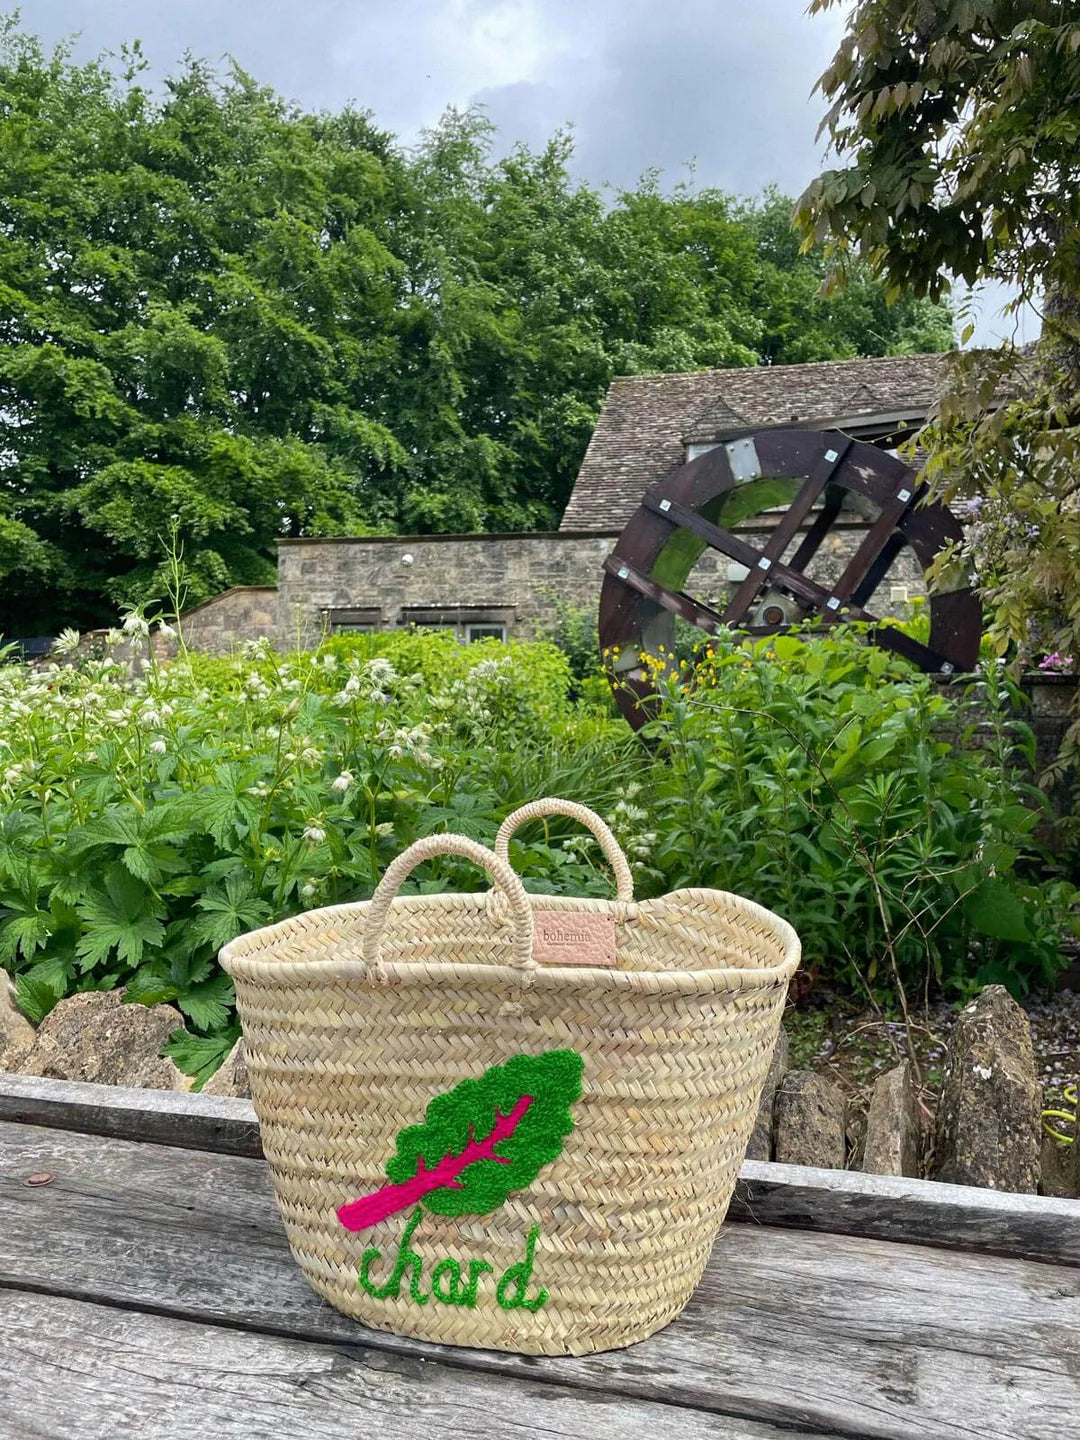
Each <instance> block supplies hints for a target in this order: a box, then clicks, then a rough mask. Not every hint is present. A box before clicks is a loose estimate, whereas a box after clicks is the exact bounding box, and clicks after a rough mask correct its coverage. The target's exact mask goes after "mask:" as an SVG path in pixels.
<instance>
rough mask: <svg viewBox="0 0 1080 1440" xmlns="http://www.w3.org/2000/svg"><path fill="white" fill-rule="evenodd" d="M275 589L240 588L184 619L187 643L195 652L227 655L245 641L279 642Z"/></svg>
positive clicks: (205, 603) (257, 586)
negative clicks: (265, 640) (266, 639)
mask: <svg viewBox="0 0 1080 1440" xmlns="http://www.w3.org/2000/svg"><path fill="white" fill-rule="evenodd" d="M277 595H278V592H277V587H276V586H274V585H237V586H234V588H233V589H232V590H225V591H224V592H223V593H222V594H221V595H215V596H214V598H213V599H212V600H206V601H204V602H203V604H201V605H196V606H195V608H194V609H192V610H188V611H187V613H186V614H185V615H184V616H183V620H182V624H183V628H184V641H185V643H186V644H187V645H188V646H189V647H190V648H191V649H192V650H203V651H206V652H207V653H208V654H210V655H226V654H228V653H229V651H230V650H234V649H235V648H236V647H237V646H238V645H240V644H242V643H243V642H244V641H245V640H259V639H261V638H262V637H263V636H267V637H269V638H270V639H271V640H273V641H274V642H275V643H277V642H278V638H279V630H278V601H277Z"/></svg>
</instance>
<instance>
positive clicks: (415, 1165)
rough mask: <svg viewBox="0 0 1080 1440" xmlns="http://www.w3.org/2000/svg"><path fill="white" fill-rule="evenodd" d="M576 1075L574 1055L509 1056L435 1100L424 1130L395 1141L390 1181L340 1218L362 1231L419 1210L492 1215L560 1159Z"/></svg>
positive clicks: (416, 1128)
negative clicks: (392, 1217)
mask: <svg viewBox="0 0 1080 1440" xmlns="http://www.w3.org/2000/svg"><path fill="white" fill-rule="evenodd" d="M582 1068H583V1062H582V1059H581V1056H580V1055H579V1054H577V1052H576V1051H574V1050H548V1051H546V1052H545V1054H543V1055H515V1056H514V1057H513V1059H511V1060H508V1061H507V1062H506V1064H505V1065H494V1066H492V1068H491V1069H490V1070H485V1071H484V1073H483V1075H481V1076H480V1078H479V1080H463V1081H462V1082H461V1084H460V1085H455V1086H454V1088H453V1090H447V1091H445V1092H444V1093H443V1094H442V1095H436V1096H435V1098H434V1099H433V1100H432V1101H431V1102H430V1104H429V1105H428V1107H427V1113H426V1115H425V1117H424V1121H423V1124H421V1125H410V1126H409V1127H408V1128H407V1129H405V1130H402V1131H401V1133H400V1134H399V1135H398V1138H397V1150H396V1151H395V1153H394V1154H393V1155H392V1156H391V1158H390V1160H389V1162H388V1164H387V1166H386V1174H387V1177H388V1179H389V1181H390V1183H389V1184H388V1185H384V1186H383V1187H382V1189H381V1190H376V1191H375V1193H374V1194H373V1195H365V1196H363V1197H362V1198H361V1199H360V1200H353V1201H351V1202H350V1203H349V1204H347V1205H342V1207H341V1208H340V1210H339V1211H338V1219H339V1220H340V1221H341V1223H342V1224H343V1225H344V1226H346V1227H347V1228H348V1229H349V1230H365V1229H366V1228H367V1227H368V1226H369V1225H376V1224H378V1222H379V1221H380V1220H385V1219H386V1218H387V1216H389V1215H394V1214H396V1213H397V1212H398V1211H399V1210H407V1209H409V1208H411V1207H412V1206H414V1205H418V1204H422V1205H424V1206H426V1207H427V1209H429V1210H431V1211H432V1212H433V1213H434V1214H436V1215H487V1214H489V1213H490V1211H492V1210H495V1209H497V1208H498V1207H499V1206H500V1205H501V1204H502V1203H503V1202H504V1201H505V1200H506V1198H507V1197H508V1196H509V1195H512V1194H513V1193H514V1192H515V1191H516V1190H524V1189H525V1187H526V1186H528V1185H531V1184H532V1182H533V1181H534V1180H535V1179H536V1177H537V1175H538V1174H539V1173H540V1171H541V1169H542V1168H543V1167H544V1166H545V1165H548V1164H550V1163H551V1161H552V1160H554V1159H556V1158H557V1156H558V1155H559V1154H561V1152H562V1148H563V1141H564V1138H565V1137H566V1136H567V1135H569V1134H570V1132H571V1130H572V1129H573V1128H574V1121H573V1118H572V1117H571V1114H570V1107H571V1105H573V1104H574V1102H575V1101H576V1100H580V1099H581V1072H582Z"/></svg>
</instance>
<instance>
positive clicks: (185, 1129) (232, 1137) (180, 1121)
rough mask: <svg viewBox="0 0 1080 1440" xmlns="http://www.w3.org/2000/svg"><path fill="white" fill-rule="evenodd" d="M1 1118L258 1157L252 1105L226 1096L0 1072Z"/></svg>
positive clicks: (256, 1133)
mask: <svg viewBox="0 0 1080 1440" xmlns="http://www.w3.org/2000/svg"><path fill="white" fill-rule="evenodd" d="M4 1120H10V1121H15V1122H17V1123H19V1124H26V1125H48V1126H50V1127H52V1128H53V1129H56V1130H77V1131H79V1132H80V1133H82V1134H86V1135H111V1136H114V1137H115V1138H116V1139H118V1140H147V1141H151V1142H152V1143H154V1144H157V1145H179V1146H182V1147H184V1148H185V1149H192V1150H213V1151H219V1152H221V1153H222V1154H225V1155H251V1156H260V1155H261V1154H262V1149H261V1147H260V1145H259V1124H258V1121H257V1120H256V1119H255V1111H254V1109H253V1107H252V1104H251V1101H250V1100H232V1099H229V1098H228V1097H226V1096H214V1095H189V1094H185V1093H184V1092H183V1091H177V1090H125V1089H123V1088H122V1087H121V1086H119V1085H90V1084H86V1083H83V1082H82V1081H77V1080H47V1079H41V1078H39V1077H38V1076H35V1075H8V1074H5V1073H3V1072H0V1121H4Z"/></svg>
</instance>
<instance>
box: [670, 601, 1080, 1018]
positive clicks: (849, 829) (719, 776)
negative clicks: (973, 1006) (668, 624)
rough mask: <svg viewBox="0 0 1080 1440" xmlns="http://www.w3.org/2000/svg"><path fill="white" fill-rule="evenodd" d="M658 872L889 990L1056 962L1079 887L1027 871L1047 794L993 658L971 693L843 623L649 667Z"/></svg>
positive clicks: (920, 988)
mask: <svg viewBox="0 0 1080 1440" xmlns="http://www.w3.org/2000/svg"><path fill="white" fill-rule="evenodd" d="M656 669H657V671H658V673H659V678H660V685H661V692H662V694H663V697H664V699H663V706H662V710H661V713H660V715H659V717H658V718H657V719H656V720H655V721H654V722H652V723H651V724H650V725H649V726H648V728H647V734H648V736H649V738H650V739H651V741H652V743H653V744H654V745H655V746H656V751H657V758H658V761H659V762H660V766H659V767H658V770H657V771H656V772H655V775H654V783H655V787H656V788H655V799H654V800H653V803H652V806H651V813H650V822H651V824H652V826H653V827H654V828H655V831H656V844H655V847H654V849H653V852H652V859H651V861H650V864H651V866H652V867H653V868H654V869H655V871H656V872H657V875H658V876H660V875H662V876H663V878H664V881H665V883H666V884H669V885H700V884H705V885H712V886H716V887H718V888H720V889H728V890H733V891H737V892H739V893H741V894H746V895H751V896H752V897H754V898H755V899H758V900H760V901H762V902H763V903H764V904H767V905H769V906H770V907H771V908H773V909H775V910H777V911H778V912H779V913H780V914H782V915H785V916H786V917H787V918H788V919H790V920H791V922H792V923H793V924H794V925H795V927H796V929H797V930H798V931H799V934H800V936H801V938H802V941H803V948H804V955H805V959H806V963H807V964H808V965H809V966H810V967H811V969H814V968H819V969H820V970H821V971H822V973H824V974H827V975H830V976H832V977H834V978H838V979H840V980H841V981H842V982H843V983H845V984H846V985H848V986H851V987H856V988H861V989H863V990H864V991H865V992H869V993H870V995H871V996H874V997H876V998H881V997H882V996H883V995H885V994H886V993H889V992H891V993H893V994H896V993H899V994H900V995H901V996H906V995H908V994H912V995H922V994H924V993H926V992H927V991H928V990H931V989H933V990H940V989H944V990H946V991H947V992H949V993H953V994H959V995H966V994H967V993H968V992H969V990H970V989H971V988H972V987H973V986H977V985H981V984H984V983H989V982H990V981H997V982H1001V983H1005V984H1008V985H1009V986H1010V988H1012V989H1013V990H1015V991H1018V992H1023V991H1024V990H1026V989H1027V988H1028V987H1030V986H1038V985H1042V984H1045V983H1047V982H1049V981H1050V980H1051V979H1052V977H1053V975H1054V974H1055V972H1056V970H1057V969H1058V968H1059V967H1060V966H1061V964H1062V963H1063V962H1062V959H1061V955H1060V935H1061V930H1062V927H1063V926H1067V925H1068V924H1069V923H1070V906H1071V905H1072V904H1073V903H1074V894H1075V892H1074V891H1073V890H1072V887H1070V886H1069V885H1067V884H1065V883H1064V882H1063V881H1062V882H1058V883H1057V884H1055V885H1045V886H1041V887H1040V886H1037V885H1035V884H1033V883H1030V882H1028V881H1026V880H1025V879H1024V878H1023V870H1024V865H1025V861H1030V860H1033V859H1034V858H1035V857H1036V855H1037V853H1038V852H1037V849H1036V847H1035V846H1034V843H1033V840H1032V832H1033V829H1034V827H1035V825H1036V823H1037V822H1038V820H1039V817H1040V814H1042V813H1043V802H1042V801H1041V798H1040V797H1039V795H1038V792H1037V791H1035V790H1034V789H1033V788H1032V787H1031V786H1030V785H1027V784H1025V783H1023V781H1022V780H1021V779H1020V777H1019V775H1018V773H1017V769H1018V762H1019V761H1020V760H1021V759H1022V758H1023V757H1024V756H1025V755H1028V754H1030V751H1031V749H1032V746H1033V739H1032V736H1031V733H1030V731H1029V730H1028V729H1027V727H1026V726H1024V725H1023V724H1022V722H1019V721H1017V720H1015V719H1013V718H1012V714H1011V710H1010V708H1009V705H1010V694H1009V691H1008V687H1007V686H1006V684H1005V682H1004V681H1003V679H1002V677H1001V674H1000V671H999V669H998V667H997V666H996V665H991V667H990V668H989V669H988V670H987V671H986V672H985V673H984V675H983V677H982V679H981V680H979V681H977V682H975V683H973V685H972V687H971V690H970V692H969V694H968V697H967V698H966V699H965V700H963V701H956V700H953V699H950V698H948V697H947V696H946V695H945V694H944V693H942V692H941V691H940V690H938V689H937V688H936V687H935V683H934V682H933V681H932V680H931V679H930V678H929V677H927V676H924V675H921V674H917V673H915V672H913V671H911V670H910V669H909V667H907V666H906V665H905V664H904V663H903V662H901V661H898V660H897V659H895V658H894V657H890V656H889V655H888V653H887V652H885V651H883V650H879V649H877V648H875V647H872V646H865V645H862V644H861V643H860V641H859V638H858V636H857V634H855V633H853V630H852V628H851V627H848V628H846V629H845V631H843V632H838V633H837V635H836V636H835V637H834V638H828V639H824V640H816V641H814V642H812V643H811V642H809V641H804V640H801V639H798V638H796V637H793V636H788V637H780V638H777V639H775V640H773V641H771V642H769V641H761V642H757V643H755V644H752V645H749V646H745V647H744V646H737V645H734V644H732V643H730V642H724V641H723V640H717V641H716V642H715V643H711V644H710V645H709V646H708V648H707V649H706V651H705V652H704V653H703V655H702V656H700V657H699V660H698V663H697V666H696V667H695V668H691V667H690V666H689V665H688V664H687V663H686V662H685V661H684V662H682V664H681V665H680V666H679V667H678V668H677V669H675V670H674V672H672V671H671V667H670V666H667V667H665V666H663V665H662V664H661V663H659V662H658V663H657V665H656Z"/></svg>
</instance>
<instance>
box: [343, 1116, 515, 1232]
mask: <svg viewBox="0 0 1080 1440" xmlns="http://www.w3.org/2000/svg"><path fill="white" fill-rule="evenodd" d="M532 1103H533V1097H532V1096H531V1095H522V1097H521V1099H520V1100H519V1101H518V1102H517V1104H516V1105H515V1106H514V1108H513V1110H511V1111H510V1114H509V1115H500V1114H499V1112H498V1111H497V1110H496V1112H495V1124H494V1126H493V1127H492V1131H491V1134H490V1135H489V1136H488V1137H487V1139H486V1140H475V1139H474V1138H473V1127H472V1126H471V1125H470V1126H469V1138H468V1141H467V1142H466V1145H465V1148H464V1150H462V1152H461V1154H460V1155H444V1156H443V1158H442V1159H441V1160H440V1161H439V1163H438V1164H437V1165H435V1166H434V1167H433V1168H432V1169H430V1170H429V1169H428V1168H427V1163H426V1162H425V1160H424V1158H423V1156H421V1157H420V1163H419V1164H418V1165H417V1168H416V1174H415V1175H414V1176H413V1178H412V1179H411V1180H405V1181H403V1182H402V1184H400V1185H384V1186H383V1187H382V1189H381V1190H376V1191H375V1193H374V1194H373V1195H363V1196H361V1198H360V1199H359V1200H350V1201H349V1203H348V1204H347V1205H342V1206H341V1208H340V1209H339V1210H338V1212H337V1213H338V1219H339V1220H340V1221H341V1223H342V1225H344V1226H345V1228H346V1229H347V1230H366V1229H367V1228H368V1226H369V1225H377V1224H378V1223H379V1221H380V1220H385V1219H386V1218H387V1216H389V1215H396V1214H397V1212H398V1211H399V1210H408V1209H409V1208H410V1206H412V1205H415V1204H417V1202H418V1201H420V1200H422V1199H423V1198H424V1196H425V1195H430V1194H431V1192H432V1191H433V1190H442V1189H445V1188H450V1189H453V1190H460V1189H461V1182H460V1180H458V1178H457V1177H458V1176H459V1175H460V1174H461V1172H462V1171H463V1170H464V1169H465V1167H466V1166H467V1165H475V1164H476V1162H477V1160H494V1161H496V1163H497V1164H499V1165H509V1164H510V1160H509V1157H508V1156H506V1155H496V1154H495V1146H496V1145H498V1143H499V1141H500V1140H508V1139H509V1138H510V1136H511V1135H513V1133H514V1131H515V1130H516V1129H517V1127H518V1125H519V1124H520V1123H521V1118H522V1116H523V1115H524V1114H525V1111H526V1110H528V1108H529V1106H530V1105H531V1104H532Z"/></svg>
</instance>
